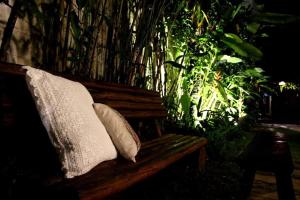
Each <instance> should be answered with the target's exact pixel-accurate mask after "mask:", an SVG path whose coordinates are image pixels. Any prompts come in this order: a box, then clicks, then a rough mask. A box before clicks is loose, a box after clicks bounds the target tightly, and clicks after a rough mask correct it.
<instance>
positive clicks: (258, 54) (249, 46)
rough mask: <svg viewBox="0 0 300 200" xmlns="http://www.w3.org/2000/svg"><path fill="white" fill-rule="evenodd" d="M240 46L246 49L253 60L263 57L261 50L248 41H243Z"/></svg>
mask: <svg viewBox="0 0 300 200" xmlns="http://www.w3.org/2000/svg"><path fill="white" fill-rule="evenodd" d="M241 48H243V49H244V50H245V51H247V53H248V56H249V57H252V58H254V59H255V60H260V59H261V58H262V57H263V53H262V52H261V50H259V49H258V48H256V47H255V46H254V45H252V44H250V43H248V42H244V43H243V44H242V46H241Z"/></svg>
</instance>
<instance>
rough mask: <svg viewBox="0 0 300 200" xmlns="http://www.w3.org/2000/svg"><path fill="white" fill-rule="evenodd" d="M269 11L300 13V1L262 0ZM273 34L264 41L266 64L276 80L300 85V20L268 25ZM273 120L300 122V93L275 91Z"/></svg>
mask: <svg viewBox="0 0 300 200" xmlns="http://www.w3.org/2000/svg"><path fill="white" fill-rule="evenodd" d="M259 2H260V3H264V5H265V9H264V10H265V11H268V12H276V13H284V14H292V15H296V16H300V0H261V1H259ZM268 33H269V37H267V38H264V39H263V40H262V41H260V43H259V45H261V46H260V47H261V49H262V51H263V53H264V58H263V60H262V63H261V64H262V67H263V68H264V69H265V71H266V73H267V75H269V76H270V78H271V81H273V83H274V85H273V89H275V88H276V87H278V85H277V84H278V82H279V81H289V82H294V83H298V84H300V72H299V70H300V22H298V23H291V24H283V25H277V26H276V27H273V28H272V27H269V28H268ZM269 117H270V119H271V120H272V121H273V122H280V123H296V124H300V92H299V91H283V92H279V91H278V90H277V93H275V94H272V115H271V116H269Z"/></svg>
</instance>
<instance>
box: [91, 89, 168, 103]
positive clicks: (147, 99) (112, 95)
mask: <svg viewBox="0 0 300 200" xmlns="http://www.w3.org/2000/svg"><path fill="white" fill-rule="evenodd" d="M91 94H92V97H93V99H94V101H95V102H102V101H108V100H109V101H116V100H118V101H128V102H139V103H153V104H155V103H156V104H161V103H162V100H161V98H160V97H159V96H141V95H139V96H136V95H133V94H128V93H120V92H114V91H103V92H93V91H91Z"/></svg>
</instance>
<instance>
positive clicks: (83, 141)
mask: <svg viewBox="0 0 300 200" xmlns="http://www.w3.org/2000/svg"><path fill="white" fill-rule="evenodd" d="M24 68H25V69H27V73H26V81H27V85H28V88H29V90H30V92H31V94H32V96H33V98H34V100H35V103H36V106H37V109H38V111H39V114H40V117H41V119H42V122H43V124H44V126H45V128H46V129H47V132H48V135H49V138H50V140H51V142H52V144H53V145H54V147H55V148H56V150H57V152H58V154H59V157H60V161H61V163H62V168H63V171H64V173H65V176H66V177H67V178H72V177H74V176H78V175H82V174H84V173H86V172H88V171H89V170H91V169H92V168H93V167H95V166H96V165H97V164H99V163H100V162H102V161H105V160H111V159H114V158H116V157H117V151H116V149H115V147H114V145H113V143H112V141H111V139H110V137H109V135H108V134H107V132H106V130H105V127H104V126H103V124H102V123H101V122H100V121H99V119H98V117H97V115H96V113H95V111H94V109H93V106H92V104H93V103H94V102H93V99H92V97H91V95H90V94H89V92H88V91H87V89H86V88H85V87H84V86H83V85H82V84H80V83H78V82H74V81H70V80H67V79H65V78H62V77H58V76H54V75H52V74H50V73H47V72H45V71H42V70H39V69H35V68H32V67H29V66H25V67H24Z"/></svg>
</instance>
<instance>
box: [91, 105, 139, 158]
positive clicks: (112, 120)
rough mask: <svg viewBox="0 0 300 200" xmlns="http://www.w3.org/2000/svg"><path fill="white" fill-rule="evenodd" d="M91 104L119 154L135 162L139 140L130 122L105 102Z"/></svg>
mask: <svg viewBox="0 0 300 200" xmlns="http://www.w3.org/2000/svg"><path fill="white" fill-rule="evenodd" d="M93 106H94V109H95V112H96V114H97V115H98V117H99V119H100V120H101V122H102V123H103V125H104V126H105V128H106V130H107V132H108V134H109V135H110V137H111V139H112V141H113V143H114V145H115V147H116V148H117V149H118V151H119V152H120V154H121V155H122V156H123V157H124V158H126V159H128V160H132V161H133V162H135V156H136V155H137V153H138V151H139V149H140V147H141V142H140V140H139V138H138V136H137V134H136V133H135V132H134V130H133V129H132V127H131V126H130V124H129V123H128V122H127V121H126V119H125V118H124V117H123V116H122V115H121V114H120V113H119V112H118V111H116V110H114V109H112V108H111V107H109V106H107V105H105V104H101V103H94V104H93Z"/></svg>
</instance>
